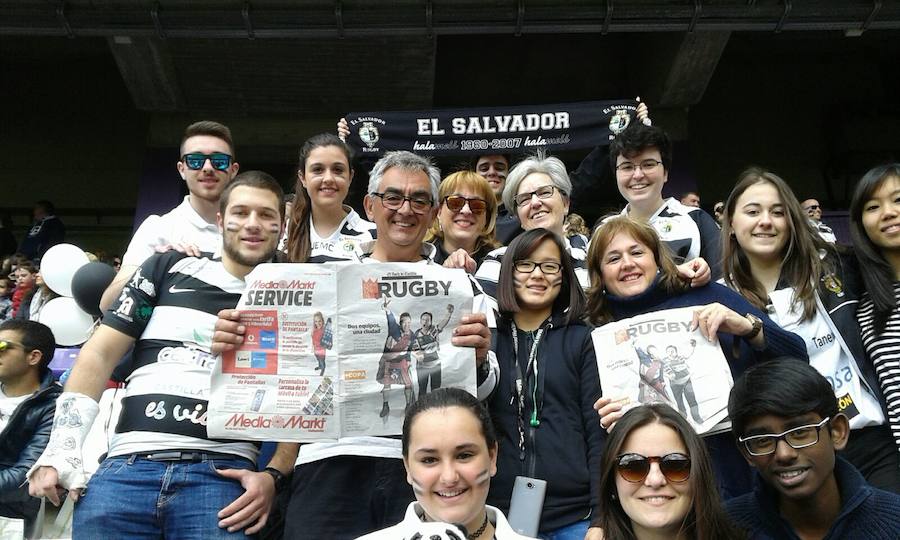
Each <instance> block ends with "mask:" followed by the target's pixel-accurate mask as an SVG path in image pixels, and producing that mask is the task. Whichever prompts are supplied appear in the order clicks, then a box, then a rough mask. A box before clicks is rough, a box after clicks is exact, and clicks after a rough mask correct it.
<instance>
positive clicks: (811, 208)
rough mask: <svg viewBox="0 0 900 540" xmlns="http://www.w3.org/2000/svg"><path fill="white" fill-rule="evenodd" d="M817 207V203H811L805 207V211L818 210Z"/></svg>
mask: <svg viewBox="0 0 900 540" xmlns="http://www.w3.org/2000/svg"><path fill="white" fill-rule="evenodd" d="M818 209H819V205H818V204H811V205H809V206H807V207H806V211H807V212H809V211H810V210H818Z"/></svg>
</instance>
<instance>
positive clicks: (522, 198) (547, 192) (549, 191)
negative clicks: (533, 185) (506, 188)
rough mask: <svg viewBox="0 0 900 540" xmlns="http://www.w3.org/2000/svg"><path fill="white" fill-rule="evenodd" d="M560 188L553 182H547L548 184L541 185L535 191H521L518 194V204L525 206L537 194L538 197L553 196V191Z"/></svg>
mask: <svg viewBox="0 0 900 540" xmlns="http://www.w3.org/2000/svg"><path fill="white" fill-rule="evenodd" d="M557 189H559V188H558V187H556V186H554V185H553V184H547V185H546V186H541V187H539V188H537V189H536V190H534V191H530V192H528V193H519V194H518V195H516V198H515V201H516V206H525V205H526V204H528V203H530V202H531V198H532V197H534V196H535V195H537V198H538V199H549V198H550V197H552V196H553V192H554V191H556V190H557Z"/></svg>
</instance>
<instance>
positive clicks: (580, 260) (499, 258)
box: [475, 238, 591, 300]
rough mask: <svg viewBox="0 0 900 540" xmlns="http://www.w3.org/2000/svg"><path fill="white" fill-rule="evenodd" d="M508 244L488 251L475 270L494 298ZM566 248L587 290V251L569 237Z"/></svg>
mask: <svg viewBox="0 0 900 540" xmlns="http://www.w3.org/2000/svg"><path fill="white" fill-rule="evenodd" d="M506 248H507V246H503V247H499V248H497V249H495V250H494V251H491V252H490V253H488V254H487V255H486V256H485V257H484V260H483V261H481V265H479V266H478V270H476V271H475V279H476V280H478V284H479V285H481V288H482V289H484V292H485V294H487V295H488V296H490V297H491V298H492V299H494V300H496V299H497V283H498V282H499V281H500V265H501V264H502V263H503V256H504V255H505V254H506ZM566 250H567V251H568V252H569V255H570V256H571V257H572V263H573V265H574V266H575V275H576V276H578V282H579V283H580V284H581V287H582V288H583V289H585V290H587V288H588V287H589V286H590V284H591V280H590V277H589V276H588V269H587V251H586V250H584V249H581V248H577V247H574V246H573V245H572V242H571V240H570V239H569V238H566Z"/></svg>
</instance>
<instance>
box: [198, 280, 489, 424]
mask: <svg viewBox="0 0 900 540" xmlns="http://www.w3.org/2000/svg"><path fill="white" fill-rule="evenodd" d="M246 282H247V288H246V290H245V291H244V294H243V295H242V296H241V299H240V302H239V304H238V306H237V308H238V309H239V310H241V322H242V324H244V325H245V326H246V327H247V331H246V334H245V339H244V344H243V345H242V346H241V347H240V348H239V349H237V350H235V351H230V352H226V353H224V354H223V355H222V357H221V359H220V360H219V361H218V362H216V366H215V368H214V369H213V373H212V380H211V395H210V398H209V415H208V421H207V430H208V433H209V436H210V437H211V438H222V439H244V440H268V441H306V442H309V441H329V440H336V439H338V438H340V437H347V436H359V435H397V434H400V433H401V430H402V427H403V414H404V410H405V408H406V407H407V406H408V405H409V404H411V403H412V402H413V401H415V399H416V398H417V397H418V395H419V394H420V393H421V392H430V391H433V390H436V389H437V388H440V387H447V386H452V387H458V388H463V389H465V390H467V391H469V392H470V393H472V394H475V391H476V375H475V350H474V349H472V348H467V347H456V346H454V345H453V344H452V343H451V342H450V340H451V338H452V336H453V329H454V328H455V327H456V326H457V325H458V324H459V321H460V318H461V317H462V316H463V315H465V314H468V313H471V312H472V303H473V291H472V285H471V281H470V280H469V278H468V276H467V275H466V273H465V272H464V271H462V270H451V269H447V268H443V267H441V266H437V265H425V264H414V263H379V264H352V265H348V264H261V265H259V266H257V267H256V268H255V269H254V270H253V272H251V273H250V274H249V275H248V276H247V277H246Z"/></svg>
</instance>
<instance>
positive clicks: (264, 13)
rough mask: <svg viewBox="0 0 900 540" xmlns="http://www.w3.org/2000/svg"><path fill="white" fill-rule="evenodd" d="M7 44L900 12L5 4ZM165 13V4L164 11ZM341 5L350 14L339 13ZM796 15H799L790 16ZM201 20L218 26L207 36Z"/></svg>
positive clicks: (506, 29)
mask: <svg viewBox="0 0 900 540" xmlns="http://www.w3.org/2000/svg"><path fill="white" fill-rule="evenodd" d="M0 4H2V11H3V17H2V20H0V35H30V36H40V35H45V36H69V37H78V36H107V37H109V36H116V35H131V36H158V37H165V38H231V39H273V38H305V37H317V38H321V37H339V38H343V37H360V36H395V37H396V36H428V37H431V36H434V35H469V34H508V35H519V34H524V35H527V34H536V33H600V32H603V33H607V32H683V31H689V30H694V31H757V32H776V31H800V30H840V31H848V32H852V33H861V32H863V31H868V30H895V29H900V2H890V3H885V2H879V1H874V2H873V1H869V0H804V1H803V2H772V3H768V2H767V3H766V4H756V3H748V2H747V1H746V0H727V1H721V0H720V1H716V2H712V1H709V0H707V2H703V1H702V0H695V1H694V2H685V1H684V0H678V1H675V0H670V1H668V2H647V3H644V2H641V3H638V2H627V1H624V0H615V1H614V0H605V1H604V2H596V3H579V4H575V5H565V4H561V3H560V2H558V1H551V0H544V1H540V0H529V1H528V2H527V3H526V2H516V3H514V2H508V3H504V2H484V3H481V4H473V3H471V2H456V1H452V0H444V1H436V2H425V3H422V2H390V3H387V2H385V3H384V4H382V3H377V4H376V3H370V2H360V3H353V4H348V3H340V4H335V3H334V2H328V1H324V0H323V1H309V2H304V3H303V4H302V6H300V7H291V5H290V4H287V3H284V2H274V1H273V2H267V1H265V0H255V1H253V2H252V9H250V8H249V7H248V6H250V4H248V3H247V2H230V3H228V4H217V3H214V4H206V5H205V6H204V5H198V4H197V3H193V2H177V3H176V2H154V3H151V2H134V1H125V0H119V1H116V0H108V1H104V2H82V1H78V2H76V1H68V2H66V1H63V2H34V1H33V0H2V2H0ZM161 4H165V5H163V6H162V7H161ZM335 5H338V6H340V9H336V8H335ZM786 6H790V9H786ZM198 20H213V21H215V24H207V25H203V26H198V25H197V21H198Z"/></svg>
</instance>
